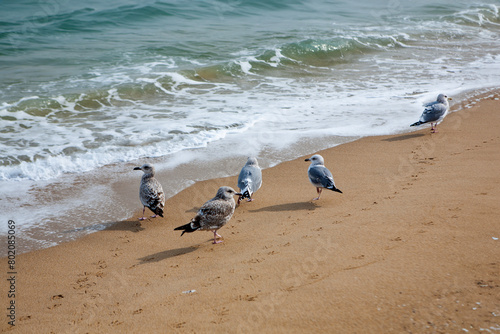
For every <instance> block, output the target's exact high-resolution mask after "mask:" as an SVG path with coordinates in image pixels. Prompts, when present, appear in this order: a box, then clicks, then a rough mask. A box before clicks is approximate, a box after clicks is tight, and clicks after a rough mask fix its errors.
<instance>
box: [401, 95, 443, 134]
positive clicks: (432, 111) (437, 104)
mask: <svg viewBox="0 0 500 334" xmlns="http://www.w3.org/2000/svg"><path fill="white" fill-rule="evenodd" d="M448 100H451V97H448V96H446V95H444V94H439V95H438V97H437V100H436V101H434V102H431V103H427V104H426V105H425V109H424V112H423V113H422V116H420V120H419V121H418V122H415V123H413V124H412V125H410V126H416V125H421V124H424V123H429V122H430V123H431V133H435V132H437V124H438V122H440V121H442V120H443V118H444V117H445V116H446V114H447V113H448V109H449V108H450V105H449V103H448ZM434 123H436V125H435V126H434Z"/></svg>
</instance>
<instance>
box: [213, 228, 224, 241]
mask: <svg viewBox="0 0 500 334" xmlns="http://www.w3.org/2000/svg"><path fill="white" fill-rule="evenodd" d="M217 237H219V238H222V236H221V235H219V234H218V233H217V230H214V244H220V243H221V242H223V241H222V240H219V241H217Z"/></svg>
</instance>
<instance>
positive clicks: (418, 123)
mask: <svg viewBox="0 0 500 334" xmlns="http://www.w3.org/2000/svg"><path fill="white" fill-rule="evenodd" d="M420 124H424V122H421V121H418V122H415V123H413V124H412V125H410V126H416V125H420Z"/></svg>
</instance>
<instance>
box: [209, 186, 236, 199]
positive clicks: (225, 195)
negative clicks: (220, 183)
mask: <svg viewBox="0 0 500 334" xmlns="http://www.w3.org/2000/svg"><path fill="white" fill-rule="evenodd" d="M234 195H239V196H241V195H242V194H241V193H237V192H236V190H234V189H233V188H231V187H227V186H224V187H220V188H219V190H217V195H215V197H217V198H220V199H223V200H225V201H229V200H231V199H232V198H233V196H234Z"/></svg>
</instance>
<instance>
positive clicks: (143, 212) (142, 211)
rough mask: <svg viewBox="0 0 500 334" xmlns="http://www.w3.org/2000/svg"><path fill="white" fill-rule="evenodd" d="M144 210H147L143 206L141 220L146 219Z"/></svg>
mask: <svg viewBox="0 0 500 334" xmlns="http://www.w3.org/2000/svg"><path fill="white" fill-rule="evenodd" d="M144 211H146V207H143V208H142V218H139V220H144V219H146V217H144Z"/></svg>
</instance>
